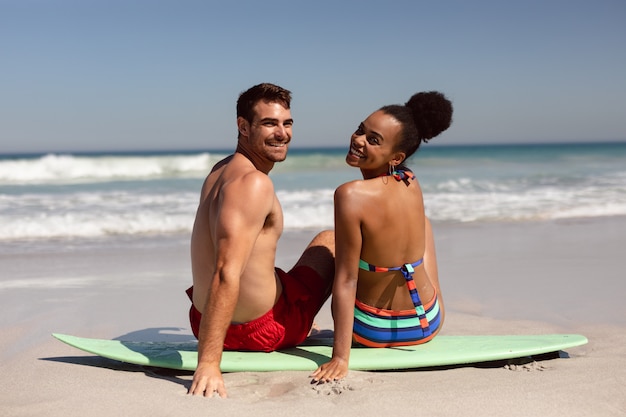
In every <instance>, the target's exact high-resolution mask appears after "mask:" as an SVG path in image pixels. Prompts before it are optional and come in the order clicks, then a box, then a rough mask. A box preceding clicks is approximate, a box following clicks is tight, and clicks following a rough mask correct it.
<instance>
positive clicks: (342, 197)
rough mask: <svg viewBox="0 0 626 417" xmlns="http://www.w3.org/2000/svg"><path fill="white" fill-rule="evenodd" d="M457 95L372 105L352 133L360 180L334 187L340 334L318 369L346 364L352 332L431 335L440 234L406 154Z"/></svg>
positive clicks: (392, 339)
mask: <svg viewBox="0 0 626 417" xmlns="http://www.w3.org/2000/svg"><path fill="white" fill-rule="evenodd" d="M451 121H452V104H451V103H450V101H449V100H447V99H446V98H445V96H443V94H441V93H438V92H423V93H417V94H415V95H413V96H412V97H411V99H410V100H409V101H408V102H407V103H406V105H404V106H402V105H391V106H385V107H382V108H381V109H380V110H378V111H375V112H374V113H372V114H371V115H370V116H369V117H368V118H367V119H366V120H365V121H364V122H362V123H361V124H360V126H359V127H358V129H357V130H356V131H355V132H354V133H353V134H352V137H351V139H350V149H349V151H348V154H347V156H346V162H347V163H348V165H350V166H353V167H356V168H359V169H360V170H361V174H362V175H363V180H357V181H352V182H348V183H346V184H343V185H341V186H340V187H339V188H337V190H336V191H335V241H336V243H335V244H336V261H335V265H336V266H335V282H334V285H333V301H332V311H333V318H334V324H335V341H334V345H333V355H332V359H331V360H330V362H328V363H325V364H323V365H321V366H320V367H319V368H318V369H317V370H316V371H315V372H314V373H313V374H312V377H313V380H314V381H324V382H325V381H331V380H337V379H340V378H343V377H345V376H346V375H347V373H348V361H349V358H350V347H351V345H352V342H353V341H354V342H356V343H358V344H360V345H364V346H370V347H389V346H403V345H414V344H419V343H425V342H427V341H429V340H431V339H432V338H433V337H434V336H435V335H436V334H437V332H438V331H439V330H440V329H441V325H442V323H443V318H444V309H443V300H442V298H441V290H440V288H439V279H438V275H437V261H436V256H435V246H434V239H433V236H432V229H431V226H430V223H429V221H428V219H427V218H426V216H425V214H424V202H423V199H422V191H421V188H420V185H419V182H418V181H417V179H416V178H415V175H414V174H413V173H412V172H411V171H409V170H408V169H407V167H406V165H405V161H406V159H407V158H408V157H410V156H411V155H412V154H413V153H414V152H415V151H416V150H417V149H418V147H419V146H420V144H421V143H422V142H427V141H428V140H430V139H432V138H433V137H435V136H437V135H439V134H440V133H441V132H443V131H444V130H446V129H447V128H448V127H449V126H450V123H451Z"/></svg>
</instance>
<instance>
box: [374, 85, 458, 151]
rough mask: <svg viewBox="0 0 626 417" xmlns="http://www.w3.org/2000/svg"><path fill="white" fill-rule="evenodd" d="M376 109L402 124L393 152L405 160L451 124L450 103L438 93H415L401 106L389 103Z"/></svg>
mask: <svg viewBox="0 0 626 417" xmlns="http://www.w3.org/2000/svg"><path fill="white" fill-rule="evenodd" d="M380 110H381V111H382V112H384V113H385V114H388V115H390V116H391V117H393V118H395V119H396V120H397V121H399V122H400V123H401V124H402V133H401V138H400V142H399V143H398V145H397V149H398V150H400V151H402V152H404V153H405V154H406V158H409V157H410V156H411V155H413V154H414V153H415V151H417V149H418V148H419V146H420V144H421V143H422V142H428V141H429V140H430V139H432V138H434V137H436V136H437V135H439V134H440V133H441V132H443V131H444V130H446V129H448V127H450V125H451V124H452V111H453V110H452V103H451V102H450V100H448V99H447V98H446V96H444V95H443V94H442V93H440V92H438V91H427V92H421V93H416V94H414V95H413V96H411V98H410V99H409V101H407V102H406V104H405V105H399V104H392V105H388V106H383V107H381V108H380ZM406 158H405V159H406Z"/></svg>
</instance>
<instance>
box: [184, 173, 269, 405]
mask: <svg viewBox="0 0 626 417" xmlns="http://www.w3.org/2000/svg"><path fill="white" fill-rule="evenodd" d="M218 204H219V207H218V208H217V210H216V212H217V213H218V214H217V216H218V218H217V219H216V220H215V221H212V223H213V225H214V242H215V244H216V254H215V256H216V268H215V274H214V275H213V277H212V282H211V284H210V293H209V297H208V299H207V303H206V306H205V307H204V311H203V315H202V321H201V323H200V332H199V335H198V367H197V368H196V372H195V373H194V377H193V382H192V385H191V388H190V390H189V392H190V393H191V394H194V395H202V394H204V395H205V396H208V397H211V396H213V393H214V392H217V394H218V395H219V396H220V397H225V396H226V389H225V386H224V380H223V377H222V374H221V371H220V361H221V358H222V351H223V346H224V338H225V337H226V331H227V329H228V326H229V325H230V322H231V320H232V317H233V313H234V310H235V307H236V305H237V298H238V295H239V281H240V277H241V274H242V272H243V271H244V269H245V267H246V264H247V261H248V259H249V257H250V253H251V252H252V250H253V248H254V245H255V242H256V240H257V237H258V236H259V233H261V231H262V229H263V225H264V224H265V221H266V218H267V216H268V215H269V214H270V213H271V212H272V206H273V204H274V187H273V185H272V183H271V181H270V179H269V178H268V177H267V176H266V175H265V174H263V173H260V172H258V171H255V172H250V173H248V174H245V175H244V176H243V177H241V178H240V179H237V180H235V181H233V182H231V183H229V184H227V185H226V186H224V188H223V189H222V194H221V196H220V201H219V203H218ZM207 256H211V254H207Z"/></svg>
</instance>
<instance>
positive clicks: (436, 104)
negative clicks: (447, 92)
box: [405, 91, 452, 142]
mask: <svg viewBox="0 0 626 417" xmlns="http://www.w3.org/2000/svg"><path fill="white" fill-rule="evenodd" d="M405 106H407V107H408V108H409V109H410V110H411V112H412V114H413V120H414V121H415V125H416V126H417V132H418V136H419V139H420V140H423V141H424V142H428V140H429V139H432V138H434V137H435V136H437V135H438V134H440V133H441V132H443V131H444V130H446V129H447V128H448V127H450V124H451V123H452V103H451V102H450V100H448V99H447V98H446V96H444V95H443V94H441V93H440V92H438V91H428V92H421V93H417V94H414V95H413V96H412V97H411V98H410V99H409V101H407V102H406V104H405Z"/></svg>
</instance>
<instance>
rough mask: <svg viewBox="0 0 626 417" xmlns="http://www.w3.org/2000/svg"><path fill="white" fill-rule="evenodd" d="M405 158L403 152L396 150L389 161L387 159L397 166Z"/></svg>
mask: <svg viewBox="0 0 626 417" xmlns="http://www.w3.org/2000/svg"><path fill="white" fill-rule="evenodd" d="M405 159H406V154H405V153H404V152H396V153H394V154H393V155H392V157H391V161H389V163H390V164H392V165H393V166H396V167H397V166H398V165H400V164H401V163H402V162H404V160H405Z"/></svg>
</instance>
